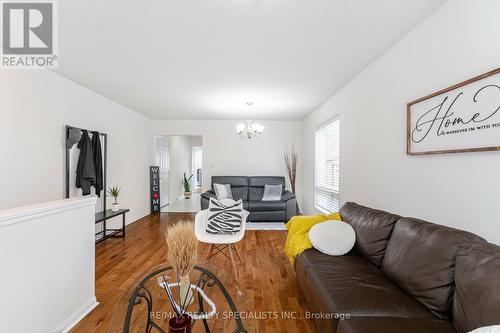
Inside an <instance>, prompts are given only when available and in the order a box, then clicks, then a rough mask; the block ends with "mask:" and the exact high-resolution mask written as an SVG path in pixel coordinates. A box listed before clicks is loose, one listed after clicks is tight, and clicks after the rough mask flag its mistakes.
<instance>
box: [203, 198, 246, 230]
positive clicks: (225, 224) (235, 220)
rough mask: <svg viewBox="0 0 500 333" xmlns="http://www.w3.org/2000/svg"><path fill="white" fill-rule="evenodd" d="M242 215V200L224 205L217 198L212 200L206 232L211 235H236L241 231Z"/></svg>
mask: <svg viewBox="0 0 500 333" xmlns="http://www.w3.org/2000/svg"><path fill="white" fill-rule="evenodd" d="M242 215H243V202H242V201H241V200H238V201H232V202H231V203H227V202H226V203H222V202H221V201H219V200H217V199H215V198H210V203H209V204H208V223H207V229H206V231H207V233H209V234H219V235H232V234H235V233H237V232H239V231H240V228H241V216H242Z"/></svg>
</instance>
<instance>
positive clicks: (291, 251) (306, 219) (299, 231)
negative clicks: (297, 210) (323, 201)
mask: <svg viewBox="0 0 500 333" xmlns="http://www.w3.org/2000/svg"><path fill="white" fill-rule="evenodd" d="M328 220H337V221H340V214H339V213H332V214H329V215H314V216H294V217H292V218H291V219H290V221H289V222H288V223H287V224H286V228H287V229H288V236H287V238H286V244H285V254H286V255H287V256H288V258H289V259H290V262H291V263H292V265H293V263H294V262H295V258H296V257H297V256H298V255H299V254H301V253H302V252H304V251H305V250H307V249H310V248H312V247H313V246H312V244H311V242H310V241H309V237H308V236H309V230H311V228H312V227H313V226H314V225H315V224H318V223H321V222H324V221H328Z"/></svg>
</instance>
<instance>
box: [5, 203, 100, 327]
mask: <svg viewBox="0 0 500 333" xmlns="http://www.w3.org/2000/svg"><path fill="white" fill-rule="evenodd" d="M94 214H95V198H72V199H66V200H59V201H55V202H48V203H43V204H37V205H34V206H29V207H23V208H19V209H11V210H4V211H0V263H1V265H2V274H0V285H1V286H3V287H4V288H2V301H1V302H0V318H1V319H0V332H16V333H46V332H54V333H59V332H67V331H68V330H69V329H70V328H71V327H72V326H73V325H74V324H76V322H78V321H79V320H80V319H81V318H83V316H84V315H86V314H87V313H88V312H90V311H91V310H92V309H93V308H94V307H95V306H96V305H97V302H96V298H95V282H94V276H95V268H94V267H95V244H94V226H93V222H94Z"/></svg>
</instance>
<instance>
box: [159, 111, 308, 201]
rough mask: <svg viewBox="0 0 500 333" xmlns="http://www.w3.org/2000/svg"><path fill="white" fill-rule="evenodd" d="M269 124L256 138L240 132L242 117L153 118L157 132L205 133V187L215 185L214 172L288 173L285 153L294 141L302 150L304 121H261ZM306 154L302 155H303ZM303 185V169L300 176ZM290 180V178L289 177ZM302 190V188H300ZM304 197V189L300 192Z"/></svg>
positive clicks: (258, 174) (205, 188)
mask: <svg viewBox="0 0 500 333" xmlns="http://www.w3.org/2000/svg"><path fill="white" fill-rule="evenodd" d="M258 122H259V123H261V124H262V125H264V126H266V129H265V131H264V134H263V135H262V136H261V137H258V138H256V139H252V140H250V141H249V140H247V139H241V138H239V137H238V136H237V135H236V132H235V127H236V125H237V124H238V123H239V122H238V121H225V120H165V121H153V124H152V126H153V130H154V133H155V135H201V136H202V138H203V190H207V189H208V188H210V185H211V181H210V179H211V176H220V175H247V176H265V175H271V176H285V175H286V171H285V163H284V161H283V153H284V152H285V151H287V150H290V149H291V147H292V145H295V149H296V150H297V151H300V149H301V141H302V140H301V139H302V132H301V128H302V123H301V122H300V121H258ZM301 158H302V156H301ZM297 178H298V179H297V183H298V186H297V188H298V189H300V182H301V169H300V168H299V175H298V177H297ZM287 181H288V180H287ZM298 192H299V191H298ZM297 196H298V197H300V192H299V193H297Z"/></svg>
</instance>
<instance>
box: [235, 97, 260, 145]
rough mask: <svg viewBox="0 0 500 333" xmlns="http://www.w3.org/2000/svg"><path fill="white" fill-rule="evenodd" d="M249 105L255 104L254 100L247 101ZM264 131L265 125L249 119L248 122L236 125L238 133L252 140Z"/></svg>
mask: <svg viewBox="0 0 500 333" xmlns="http://www.w3.org/2000/svg"><path fill="white" fill-rule="evenodd" d="M247 105H248V107H251V106H252V105H253V103H252V102H247ZM262 133H264V126H262V125H260V124H257V123H254V122H252V121H251V120H247V121H246V124H238V125H237V126H236V134H238V135H239V136H240V137H241V138H247V139H248V140H251V139H253V138H256V137H258V136H259V135H262Z"/></svg>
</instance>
